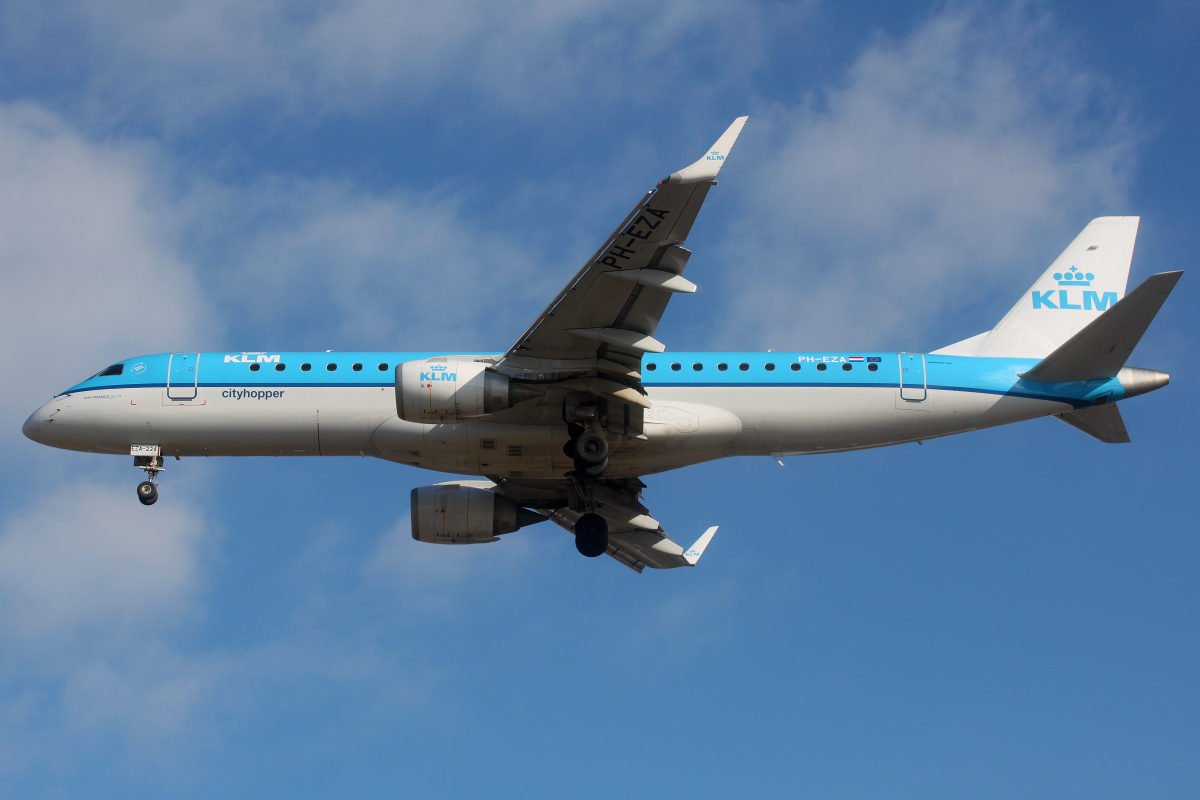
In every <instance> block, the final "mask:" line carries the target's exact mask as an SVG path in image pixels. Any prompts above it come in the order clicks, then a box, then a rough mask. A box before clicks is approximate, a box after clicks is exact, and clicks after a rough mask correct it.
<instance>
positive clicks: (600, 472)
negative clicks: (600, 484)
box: [580, 458, 608, 480]
mask: <svg viewBox="0 0 1200 800" xmlns="http://www.w3.org/2000/svg"><path fill="white" fill-rule="evenodd" d="M607 471H608V459H607V458H606V459H604V460H603V461H601V462H600V463H599V464H597V465H596V466H594V467H582V468H581V469H580V472H582V473H583V477H585V478H592V479H593V480H594V479H596V478H603V477H604V473H605V472H607Z"/></svg>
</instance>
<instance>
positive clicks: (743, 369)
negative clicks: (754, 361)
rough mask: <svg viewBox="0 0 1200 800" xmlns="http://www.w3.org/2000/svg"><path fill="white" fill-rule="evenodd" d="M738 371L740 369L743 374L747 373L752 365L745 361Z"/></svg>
mask: <svg viewBox="0 0 1200 800" xmlns="http://www.w3.org/2000/svg"><path fill="white" fill-rule="evenodd" d="M738 369H740V370H741V371H742V372H745V371H746V370H748V369H750V365H749V364H747V363H746V362H745V361H743V362H742V363H741V364H738Z"/></svg>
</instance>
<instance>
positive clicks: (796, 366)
mask: <svg viewBox="0 0 1200 800" xmlns="http://www.w3.org/2000/svg"><path fill="white" fill-rule="evenodd" d="M799 371H800V362H799V361H793V362H792V372H799Z"/></svg>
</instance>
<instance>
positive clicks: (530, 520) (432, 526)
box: [412, 483, 546, 544]
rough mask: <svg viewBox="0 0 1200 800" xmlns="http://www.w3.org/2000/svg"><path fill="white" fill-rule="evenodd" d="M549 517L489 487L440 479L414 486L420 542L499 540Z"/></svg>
mask: <svg viewBox="0 0 1200 800" xmlns="http://www.w3.org/2000/svg"><path fill="white" fill-rule="evenodd" d="M545 519H546V518H545V517H543V516H542V515H541V514H539V513H537V512H536V511H530V510H529V509H527V508H521V507H520V506H519V505H517V504H516V503H514V502H513V501H512V500H509V499H508V498H507V497H501V496H500V495H498V494H496V493H495V492H492V491H490V490H488V489H480V488H477V487H474V486H464V485H462V484H460V483H440V484H437V485H436V486H420V487H418V488H416V489H413V490H412V535H413V538H414V539H416V540H417V541H418V542H432V543H434V544H479V543H481V542H495V541H498V537H499V536H500V534H503V533H512V532H513V531H515V530H517V529H518V528H524V527H525V526H526V525H532V524H534V523H535V522H543V521H545Z"/></svg>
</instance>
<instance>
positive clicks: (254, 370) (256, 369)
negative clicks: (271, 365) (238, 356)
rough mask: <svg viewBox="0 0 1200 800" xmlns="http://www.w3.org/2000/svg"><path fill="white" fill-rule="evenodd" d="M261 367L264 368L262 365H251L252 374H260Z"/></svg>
mask: <svg viewBox="0 0 1200 800" xmlns="http://www.w3.org/2000/svg"><path fill="white" fill-rule="evenodd" d="M260 366H262V365H261V364H251V365H250V371H251V372H258V368H259V367H260Z"/></svg>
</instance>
